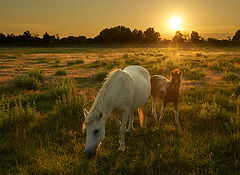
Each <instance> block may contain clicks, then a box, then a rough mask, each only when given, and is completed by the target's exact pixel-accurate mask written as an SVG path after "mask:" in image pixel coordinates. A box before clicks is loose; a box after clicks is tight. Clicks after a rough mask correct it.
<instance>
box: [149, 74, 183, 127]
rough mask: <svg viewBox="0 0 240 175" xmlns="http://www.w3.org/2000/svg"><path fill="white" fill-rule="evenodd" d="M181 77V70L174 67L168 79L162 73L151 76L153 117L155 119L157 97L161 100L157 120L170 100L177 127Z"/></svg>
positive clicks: (178, 124)
mask: <svg viewBox="0 0 240 175" xmlns="http://www.w3.org/2000/svg"><path fill="white" fill-rule="evenodd" d="M181 78H182V72H181V71H180V70H179V69H174V70H173V71H172V72H171V77H170V81H169V80H167V79H166V78H165V77H164V76H162V75H154V76H152V77H151V96H152V112H153V115H154V118H155V119H156V120H157V114H156V103H157V101H158V99H162V100H163V106H162V110H161V116H160V118H159V121H160V120H161V118H162V117H163V113H164V110H165V107H166V105H167V103H168V102H172V103H173V104H174V114H175V122H176V124H177V126H179V127H180V123H179V113H178V99H179V96H180V94H179V88H180V84H181Z"/></svg>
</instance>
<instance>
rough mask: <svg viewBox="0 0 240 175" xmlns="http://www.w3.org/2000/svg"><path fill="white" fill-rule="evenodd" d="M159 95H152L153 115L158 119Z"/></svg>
mask: <svg viewBox="0 0 240 175" xmlns="http://www.w3.org/2000/svg"><path fill="white" fill-rule="evenodd" d="M157 100H158V99H157V97H154V96H152V113H153V117H154V118H155V119H156V120H158V118H157V112H156V104H157Z"/></svg>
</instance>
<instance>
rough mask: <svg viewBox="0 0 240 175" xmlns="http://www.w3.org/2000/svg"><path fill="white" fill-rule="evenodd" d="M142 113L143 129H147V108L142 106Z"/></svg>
mask: <svg viewBox="0 0 240 175" xmlns="http://www.w3.org/2000/svg"><path fill="white" fill-rule="evenodd" d="M141 108H142V112H143V128H147V124H146V123H147V122H146V115H145V114H144V111H145V106H142V107H141Z"/></svg>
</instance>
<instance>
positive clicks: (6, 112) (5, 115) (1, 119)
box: [0, 97, 40, 132]
mask: <svg viewBox="0 0 240 175" xmlns="http://www.w3.org/2000/svg"><path fill="white" fill-rule="evenodd" d="M39 116H40V113H39V112H38V111H37V110H36V108H35V105H33V107H31V106H30V105H29V104H27V105H26V107H23V105H22V103H21V101H20V100H19V101H17V102H15V105H14V106H11V105H10V102H9V101H8V100H7V99H6V98H5V97H3V98H2V99H1V101H0V130H1V131H5V132H7V131H17V130H19V129H21V128H26V127H27V125H28V123H30V122H31V121H33V120H34V119H35V118H36V117H39Z"/></svg>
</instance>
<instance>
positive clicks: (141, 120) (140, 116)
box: [138, 106, 144, 127]
mask: <svg viewBox="0 0 240 175" xmlns="http://www.w3.org/2000/svg"><path fill="white" fill-rule="evenodd" d="M143 115H144V114H143V106H141V107H140V108H138V117H139V121H140V126H141V127H143V120H144V116H143Z"/></svg>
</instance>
